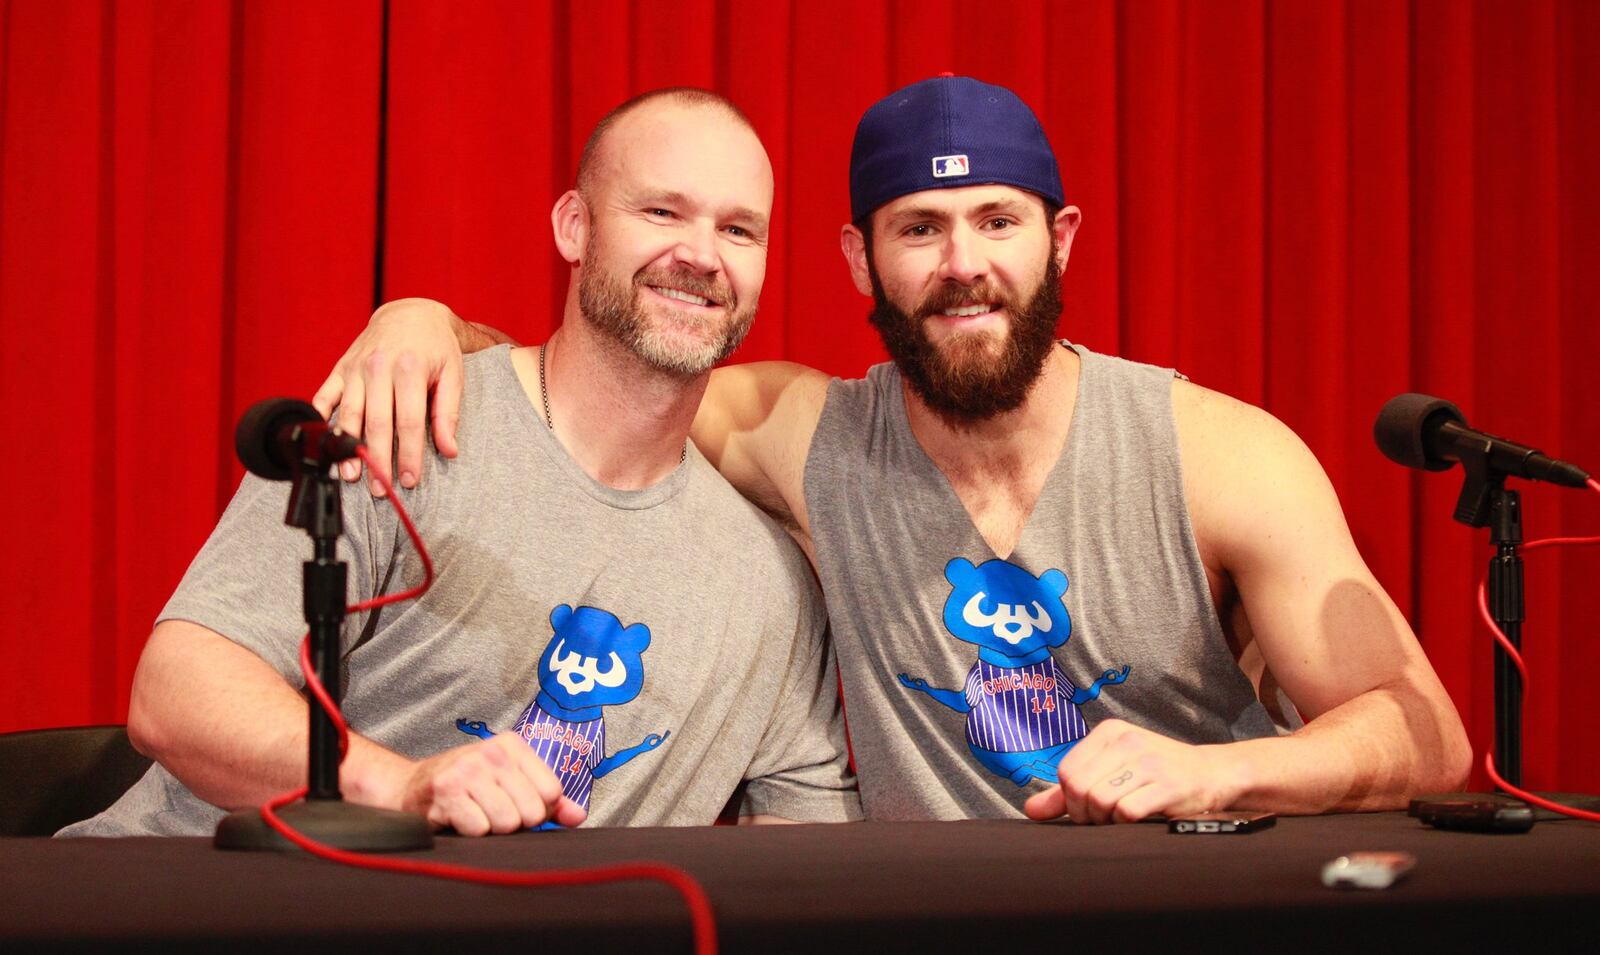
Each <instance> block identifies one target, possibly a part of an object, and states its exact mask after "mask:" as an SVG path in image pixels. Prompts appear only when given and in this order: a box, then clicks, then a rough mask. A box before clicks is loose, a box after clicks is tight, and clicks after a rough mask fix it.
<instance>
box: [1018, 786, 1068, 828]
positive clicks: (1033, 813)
mask: <svg viewBox="0 0 1600 955" xmlns="http://www.w3.org/2000/svg"><path fill="white" fill-rule="evenodd" d="M1022 811H1023V813H1024V814H1026V815H1027V817H1028V818H1029V819H1038V820H1041V821H1043V820H1045V819H1055V818H1057V817H1058V816H1060V815H1062V814H1063V813H1065V812H1066V811H1067V794H1066V793H1065V792H1063V791H1062V789H1061V787H1060V786H1051V787H1050V788H1049V789H1047V790H1045V791H1044V792H1042V793H1034V794H1033V795H1032V796H1030V797H1028V801H1027V802H1025V803H1023V804H1022Z"/></svg>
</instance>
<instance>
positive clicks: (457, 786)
mask: <svg viewBox="0 0 1600 955" xmlns="http://www.w3.org/2000/svg"><path fill="white" fill-rule="evenodd" d="M428 821H430V822H432V823H433V824H434V825H436V826H441V827H443V826H448V827H449V828H451V829H454V830H455V831H456V832H458V833H460V834H461V835H463V836H482V835H487V834H488V832H489V817H488V815H487V814H486V813H485V812H484V811H483V807H482V806H480V805H479V804H478V801H477V800H476V799H475V798H474V797H473V795H472V792H471V786H470V783H468V782H467V781H465V780H463V779H460V778H456V779H453V780H452V779H450V778H448V777H445V776H440V777H437V778H435V779H434V793H433V803H432V804H431V805H430V806H429V807H428Z"/></svg>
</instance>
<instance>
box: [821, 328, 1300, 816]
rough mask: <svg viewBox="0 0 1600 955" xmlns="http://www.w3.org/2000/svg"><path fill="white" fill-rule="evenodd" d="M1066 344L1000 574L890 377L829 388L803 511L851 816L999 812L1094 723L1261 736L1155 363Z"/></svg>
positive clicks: (1166, 381)
mask: <svg viewBox="0 0 1600 955" xmlns="http://www.w3.org/2000/svg"><path fill="white" fill-rule="evenodd" d="M1070 347H1073V350H1074V351H1075V352H1077V354H1078V355H1079V356H1080V358H1081V359H1082V362H1081V368H1082V371H1081V374H1080V377H1079V384H1078V398H1077V405H1076V411H1075V412H1074V417H1073V421H1072V425H1071V429H1070V432H1069V434H1068V437H1067V442H1066V446H1065V449H1064V450H1063V452H1062V455H1061V457H1060V459H1059V460H1058V461H1057V462H1056V463H1055V466H1054V467H1053V468H1052V470H1051V472H1050V474H1049V477H1048V478H1047V479H1046V481H1045V484H1044V488H1043V490H1042V492H1041V493H1040V495H1039V499H1038V502H1037V504H1035V506H1034V509H1033V512H1032V514H1031V515H1030V516H1029V518H1028V521H1027V523H1026V525H1025V526H1024V528H1023V531H1022V536H1021V538H1020V539H1019V541H1018V543H1017V547H1016V550H1015V551H1014V552H1013V553H1012V554H1010V555H1008V557H1007V558H1006V559H1005V560H1000V559H998V558H996V555H995V554H994V553H993V551H991V550H990V549H989V546H988V544H987V543H986V542H985V541H984V539H983V536H982V535H981V534H979V532H978V530H977V528H976V527H975V526H974V525H973V523H972V520H971V519H970V517H969V516H968V515H967V512H966V510H965V508H964V507H963V506H962V504H961V501H960V499H959V498H958V497H957V496H956V494H955V491H954V490H953V489H952V488H951V486H950V484H949V482H948V480H947V479H946V478H945V476H944V474H943V473H942V472H940V471H939V469H938V468H937V467H936V466H935V465H934V463H933V462H932V460H930V459H929V458H928V456H927V455H926V454H925V453H924V452H923V450H922V447H921V445H919V444H918V443H917V440H916V438H915V437H914V436H913V435H912V433H911V426H910V422H909V420H908V419H907V417H906V407H905V399H904V394H903V392H902V390H901V377H900V374H899V372H898V371H897V370H896V369H895V367H894V366H893V365H891V364H882V365H877V366H874V367H873V368H872V369H871V370H870V371H869V372H868V373H867V377H866V378H864V379H857V380H853V381H839V380H836V381H834V382H833V383H832V384H831V385H830V387H829V389H828V398H827V403H826V405H825V406H824V408H823V412H822V417H821V420H820V421H819V423H818V425H817V431H816V436H815V437H814V438H813V439H812V442H811V449H810V452H809V454H808V457H807V460H806V467H805V496H806V507H807V510H808V513H809V518H810V524H811V533H812V540H813V542H814V543H815V545H816V558H817V567H818V572H819V574H820V576H821V579H822V588H823V592H824V594H825V595H826V597H827V601H828V609H829V617H830V620H831V622H832V626H833V637H834V642H835V647H836V652H837V654H838V659H839V671H840V675H841V679H842V681H843V684H844V698H845V713H846V720H847V725H848V729H849V733H850V739H851V742H852V744H853V748H854V752H855V758H856V764H857V769H858V772H859V781H860V786H861V797H862V803H863V804H864V807H865V809H866V812H867V815H868V817H869V818H874V819H930V818H931V819H958V818H971V817H997V816H1018V815H1020V814H1021V806H1022V803H1023V801H1024V800H1025V799H1026V798H1027V797H1028V796H1030V795H1032V794H1033V793H1034V792H1037V791H1039V790H1041V789H1044V788H1046V786H1047V785H1048V784H1052V783H1054V782H1055V765H1056V763H1057V762H1059V760H1060V758H1061V756H1062V755H1064V754H1065V753H1066V751H1067V750H1068V749H1070V748H1071V746H1072V745H1074V744H1075V743H1076V741H1077V740H1078V739H1080V738H1081V737H1082V736H1083V735H1084V734H1085V733H1087V732H1088V730H1090V729H1092V728H1093V727H1094V725H1095V724H1097V723H1099V722H1101V721H1103V720H1105V719H1107V718H1110V717H1117V718H1120V719H1124V720H1127V721H1129V722H1131V723H1135V724H1137V725H1140V726H1143V727H1146V728H1148V729H1151V730H1154V731H1156V732H1159V733H1162V734H1164V735H1167V736H1170V737H1173V738H1175V739H1179V740H1183V741H1186V742H1191V743H1219V742H1228V741H1231V740H1237V739H1245V738H1250V737H1257V736H1267V735H1271V734H1273V733H1274V732H1275V727H1274V725H1273V722H1272V719H1271V717H1270V716H1269V715H1268V713H1267V711H1266V709H1265V708H1264V707H1262V706H1261V704H1260V703H1259V702H1258V701H1257V699H1256V696H1255V691H1254V688H1253V687H1252V686H1251V684H1250V681H1249V679H1248V678H1246V677H1245V675H1244V674H1243V673H1242V672H1241V671H1240V670H1239V668H1238V666H1237V665H1236V664H1235V662H1234V659H1233V655H1232V653H1231V652H1230V650H1229V648H1228V645H1227V641H1226V638H1225V637H1224V636H1223V632H1222V627H1221V625H1220V623H1219V622H1218V620H1217V616H1216V612H1215V610H1214V608H1213V606H1212V603H1211V595H1210V591H1209V589H1208V587H1207V584H1206V576H1205V570H1204V568H1203V566H1202V565H1201V562H1200V554H1199V551H1198V549H1197V548H1196V546H1195V541H1194V532H1193V530H1192V528H1191V526H1190V523H1189V513H1188V509H1187V507H1186V505H1185V503H1184V497H1183V482H1182V477H1181V473H1180V469H1179V463H1178V447H1177V435H1176V431H1175V428H1174V425H1173V417H1172V397H1171V388H1172V378H1173V374H1174V373H1173V371H1172V370H1171V369H1162V368H1156V367H1153V366H1150V365H1141V364H1136V363H1134V362H1129V361H1124V360H1122V359H1120V358H1114V357H1109V356H1104V355H1097V354H1094V353H1093V352H1090V351H1088V350H1087V349H1084V348H1082V347H1078V346H1070Z"/></svg>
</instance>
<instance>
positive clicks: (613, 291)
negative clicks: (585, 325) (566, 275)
mask: <svg viewBox="0 0 1600 955" xmlns="http://www.w3.org/2000/svg"><path fill="white" fill-rule="evenodd" d="M591 244H592V243H591ZM584 260H585V261H594V259H593V257H592V256H591V255H590V254H589V252H588V251H585V253H584ZM649 275H650V273H647V272H640V273H639V274H637V275H635V276H634V280H633V282H632V283H631V284H624V283H623V282H621V281H620V280H617V279H613V278H612V277H611V276H610V275H608V274H605V273H603V272H602V271H601V270H599V269H585V270H584V272H583V277H582V278H581V279H580V280H579V282H578V310H579V311H580V312H582V313H583V317H584V318H586V319H588V321H589V324H590V325H593V326H594V327H595V328H597V329H599V330H600V331H602V332H604V333H605V334H606V335H607V336H609V337H610V338H611V339H613V340H614V341H616V342H617V343H618V344H620V345H622V347H624V348H626V349H627V350H628V351H630V352H632V353H633V354H635V355H637V356H639V358H640V359H642V360H643V361H644V362H645V364H647V365H649V366H650V367H652V368H655V369H657V370H659V371H664V372H667V373H669V374H673V375H680V376H683V377H694V376H695V375H699V374H702V373H703V372H706V371H709V370H711V368H713V367H715V366H716V364H717V363H718V362H720V361H722V360H723V359H724V358H727V357H728V356H729V355H731V354H733V352H734V350H735V349H737V348H738V347H739V345H740V344H741V343H742V342H743V341H744V339H745V336H746V335H748V334H749V333H750V326H751V324H752V323H753V322H754V321H755V317H756V309H755V305H754V304H752V305H750V306H749V307H748V308H742V309H741V308H738V303H737V302H734V303H733V305H732V306H729V307H728V310H729V311H730V312H731V316H730V318H729V319H728V321H727V322H726V324H725V325H724V326H723V328H722V332H721V334H720V335H714V336H712V337H710V338H709V339H707V340H706V341H705V343H704V344H702V345H699V346H697V347H685V346H684V345H683V344H682V343H680V342H675V341H673V340H672V338H671V337H669V336H668V335H666V334H664V333H663V332H662V331H661V330H660V329H658V328H656V327H655V326H654V325H653V324H652V323H651V322H650V321H649V320H648V319H647V318H646V317H645V314H644V305H643V304H642V303H641V302H640V301H639V296H640V295H642V294H643V293H644V286H645V285H646V284H659V283H650V282H645V281H642V279H644V278H646V277H648V276H649ZM655 275H656V277H658V278H660V277H663V276H661V275H660V273H655ZM673 284H676V285H688V286H690V290H691V291H694V290H695V289H696V287H704V286H705V285H706V284H707V283H706V282H705V280H704V279H700V278H699V277H697V276H692V275H688V274H682V275H677V276H674V282H673ZM696 294H703V293H701V292H698V291H696ZM714 321H715V319H708V320H707V321H706V323H705V324H707V325H709V324H711V323H712V322H714Z"/></svg>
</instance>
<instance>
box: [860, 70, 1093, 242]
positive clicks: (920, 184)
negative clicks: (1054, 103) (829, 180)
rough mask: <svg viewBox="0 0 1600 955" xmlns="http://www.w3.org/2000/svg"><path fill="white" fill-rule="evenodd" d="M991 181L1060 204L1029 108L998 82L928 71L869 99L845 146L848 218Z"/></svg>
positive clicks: (1054, 173) (1056, 179)
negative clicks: (908, 198)
mask: <svg viewBox="0 0 1600 955" xmlns="http://www.w3.org/2000/svg"><path fill="white" fill-rule="evenodd" d="M993 183H998V184H1000V185H1006V186H1016V187H1017V188H1018V189H1026V190H1028V191H1029V192H1034V193H1038V194H1039V195H1040V196H1043V197H1044V198H1045V199H1046V200H1048V201H1049V202H1051V203H1053V204H1055V205H1058V206H1060V205H1065V204H1066V200H1065V198H1064V197H1063V194H1062V191H1061V171H1060V170H1059V169H1058V168H1057V167H1056V157H1055V153H1054V152H1052V151H1051V149H1050V142H1049V140H1047V139H1045V135H1044V127H1042V126H1040V125H1039V118H1038V117H1037V116H1034V115H1033V110H1031V109H1029V108H1028V105H1027V104H1026V103H1024V102H1023V101H1022V100H1020V99H1018V98H1017V94H1015V93H1013V92H1011V91H1010V90H1008V89H1006V88H1005V87H1003V86H992V85H990V84H988V83H983V82H980V81H978V80H975V79H973V78H972V77H970V76H950V75H948V74H947V75H944V76H936V77H934V78H932V79H928V80H923V81H922V82H920V83H912V84H911V85H910V86H907V87H905V88H904V89H900V90H896V91H895V92H893V93H890V94H889V95H888V96H885V97H884V98H883V99H881V100H878V101H877V102H876V103H874V104H872V107H871V108H870V109H868V110H867V111H866V113H865V114H864V115H863V116H862V117H861V122H860V123H859V124H857V125H856V138H855V143H854V145H852V146H851V148H850V218H851V221H853V222H859V221H861V220H862V219H863V218H865V217H866V216H868V215H870V214H871V213H872V211H873V210H874V209H876V208H878V207H879V206H881V205H883V204H884V203H885V202H888V201H889V200H891V199H898V198H900V197H901V196H904V195H909V194H911V193H913V192H921V191H923V190H924V189H952V188H955V187H957V186H977V185H988V184H993Z"/></svg>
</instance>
